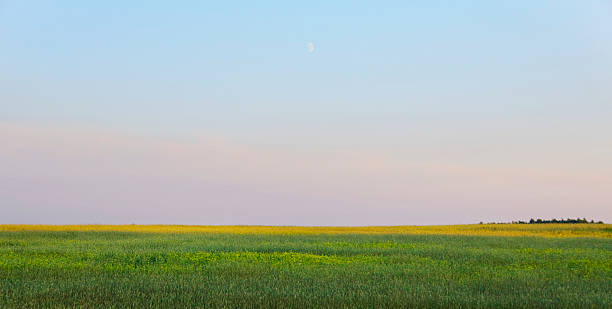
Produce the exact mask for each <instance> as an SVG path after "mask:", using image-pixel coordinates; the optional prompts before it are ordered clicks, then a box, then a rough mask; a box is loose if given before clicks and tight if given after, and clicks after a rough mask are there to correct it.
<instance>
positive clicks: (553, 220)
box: [480, 218, 604, 224]
mask: <svg viewBox="0 0 612 309" xmlns="http://www.w3.org/2000/svg"><path fill="white" fill-rule="evenodd" d="M511 223H512V224H543V223H569V224H574V223H592V224H603V223H604V222H603V221H595V220H591V221H589V220H587V219H585V218H582V219H580V218H576V219H570V218H567V219H554V218H553V219H550V220H548V219H539V218H538V219H533V218H531V219H530V220H529V221H512V222H511ZM480 224H484V223H483V222H480ZM487 224H510V223H508V222H489V223H487Z"/></svg>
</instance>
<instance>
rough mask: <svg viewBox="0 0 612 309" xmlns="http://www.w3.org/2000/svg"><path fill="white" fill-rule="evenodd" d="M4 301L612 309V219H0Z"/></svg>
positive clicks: (21, 304) (34, 304)
mask: <svg viewBox="0 0 612 309" xmlns="http://www.w3.org/2000/svg"><path fill="white" fill-rule="evenodd" d="M0 307H1V308H38V307H43V308H57V307H86V308H92V307H104V308H106V307H117V308H124V307H146V308H151V307H163V308H167V307H227V308H236V307H245V308H252V307H278V308H287V307H300V308H312V307H342V308H360V307H367V308H390V307H402V308H405V307H433V308H449V307H489V308H501V307H506V308H516V307H534V308H535V307H551V308H552V307H555V308H572V307H573V308H576V307H578V308H583V307H586V308H611V307H612V225H607V224H558V225H553V224H534V225H510V224H508V225H506V224H504V225H486V224H485V225H463V226H431V227H412V226H398V227H355V228H340V227H337V228H329V227H322V228H315V227H313V228H307V227H260V226H254V227H248V226H139V225H126V226H95V225H85V226H42V225H39V226H35V225H0Z"/></svg>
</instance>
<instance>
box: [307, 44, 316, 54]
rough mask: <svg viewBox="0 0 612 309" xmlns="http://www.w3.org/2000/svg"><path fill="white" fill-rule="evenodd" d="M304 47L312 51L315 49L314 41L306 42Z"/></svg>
mask: <svg viewBox="0 0 612 309" xmlns="http://www.w3.org/2000/svg"><path fill="white" fill-rule="evenodd" d="M306 48H307V49H308V52H309V53H312V52H313V51H314V50H315V46H314V43H312V42H308V43H306Z"/></svg>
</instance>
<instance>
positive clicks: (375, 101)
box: [0, 0, 612, 225]
mask: <svg viewBox="0 0 612 309" xmlns="http://www.w3.org/2000/svg"><path fill="white" fill-rule="evenodd" d="M0 145H1V146H0V224H2V223H23V224H39V223H46V224H90V223H100V224H131V223H135V224H253V225H408V224H409V225H413V224H416V225H425V224H461V223H478V222H480V221H484V222H491V221H495V222H508V221H513V220H528V219H529V218H538V217H540V218H568V217H572V218H575V217H580V218H582V217H586V218H588V219H591V218H592V219H596V220H604V221H606V222H610V221H612V159H611V158H612V2H610V1H607V0H584V1H558V0H555V1H553V0H550V1H528V0H514V1H435V0H434V1H432V0H427V1H425V0H423V1H307V2H303V3H294V2H293V1H258V2H257V3H255V2H253V1H214V2H213V1H181V2H168V1H95V2H93V1H12V0H0Z"/></svg>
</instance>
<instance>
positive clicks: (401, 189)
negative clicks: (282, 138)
mask: <svg viewBox="0 0 612 309" xmlns="http://www.w3.org/2000/svg"><path fill="white" fill-rule="evenodd" d="M0 143H1V144H2V148H1V150H0V163H1V164H0V218H2V219H0V220H2V222H0V223H58V224H59V223H132V222H135V223H177V224H178V223H184V224H277V225H374V224H425V223H469V222H478V221H481V220H483V221H486V220H487V219H492V220H493V219H495V220H503V219H504V218H505V219H507V220H508V219H513V218H521V219H525V218H527V217H530V216H543V217H549V216H557V217H561V216H564V217H567V216H577V215H578V216H592V217H595V218H598V219H603V220H610V219H611V218H606V217H602V215H605V214H606V209H607V208H606V207H607V205H604V201H609V200H610V199H611V198H612V193H610V192H612V190H609V189H610V188H609V187H608V186H609V185H607V184H610V183H612V182H611V180H612V179H610V177H607V176H605V175H594V174H576V173H572V172H567V171H563V170H541V169H537V168H534V167H531V168H528V167H525V168H523V169H516V168H504V167H493V166H484V165H480V166H479V165H457V164H452V162H437V163H431V162H430V163H425V162H424V161H423V160H411V158H397V157H394V156H393V155H391V154H389V153H387V152H384V151H381V150H379V151H350V150H334V151H331V150H324V149H316V148H310V149H307V150H296V149H291V148H283V147H264V146H252V145H244V144H240V143H236V142H231V141H229V140H226V139H224V138H221V137H216V136H208V137H200V138H194V139H191V140H172V139H163V138H154V137H148V136H141V135H135V134H127V133H121V132H108V131H100V130H87V129H83V128H62V127H36V126H21V125H7V124H4V125H3V124H0ZM419 162H420V163H419ZM576 205H581V208H580V209H577V207H576ZM576 211H579V213H577V212H576Z"/></svg>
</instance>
